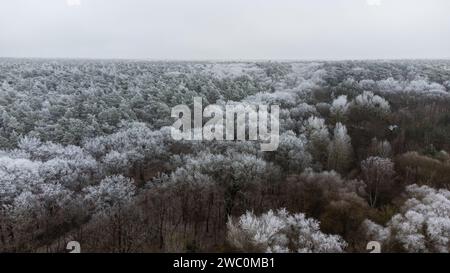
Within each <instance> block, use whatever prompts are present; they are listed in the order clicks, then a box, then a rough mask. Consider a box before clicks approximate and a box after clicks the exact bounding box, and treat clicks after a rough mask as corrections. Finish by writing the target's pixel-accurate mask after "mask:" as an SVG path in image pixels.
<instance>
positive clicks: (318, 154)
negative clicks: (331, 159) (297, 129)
mask: <svg viewBox="0 0 450 273" xmlns="http://www.w3.org/2000/svg"><path fill="white" fill-rule="evenodd" d="M304 128H305V131H304V132H305V135H306V138H307V139H308V151H309V152H310V153H311V155H312V156H313V158H314V160H315V161H316V162H318V163H320V164H322V165H324V164H326V162H327V159H328V146H329V145H330V133H329V131H328V127H327V125H326V124H325V120H324V119H322V118H318V117H315V116H312V117H310V118H308V119H307V120H306V122H305V125H304Z"/></svg>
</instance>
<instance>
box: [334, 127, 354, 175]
mask: <svg viewBox="0 0 450 273" xmlns="http://www.w3.org/2000/svg"><path fill="white" fill-rule="evenodd" d="M352 161H353V148H352V144H351V139H350V136H349V135H348V134H347V127H345V125H343V124H341V123H337V124H336V127H335V128H334V135H333V139H332V141H331V142H330V144H329V145H328V169H330V170H335V171H337V172H340V173H343V172H345V171H347V170H348V169H349V168H350V166H351V163H352Z"/></svg>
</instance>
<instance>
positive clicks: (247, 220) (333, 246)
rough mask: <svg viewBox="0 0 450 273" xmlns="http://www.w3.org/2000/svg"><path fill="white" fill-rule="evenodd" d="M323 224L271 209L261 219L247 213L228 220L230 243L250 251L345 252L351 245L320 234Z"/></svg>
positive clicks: (336, 236)
mask: <svg viewBox="0 0 450 273" xmlns="http://www.w3.org/2000/svg"><path fill="white" fill-rule="evenodd" d="M319 226H320V223H319V222H318V221H317V220H315V219H312V218H306V216H305V215H304V214H302V213H297V214H289V213H288V212H287V211H286V210H285V209H280V210H277V211H275V212H274V211H272V210H269V211H268V212H267V213H263V214H262V215H260V216H256V215H255V214H253V212H249V211H247V212H246V213H245V214H244V215H242V216H241V217H239V218H238V219H237V220H233V219H232V218H230V219H229V220H228V224H227V227H228V235H227V238H228V241H229V243H230V245H231V246H232V247H234V248H236V249H238V250H241V251H247V252H249V251H250V252H300V253H321V252H322V253H323V252H343V251H344V250H345V247H346V246H347V244H346V243H345V241H344V240H343V239H342V238H341V237H340V236H338V235H328V234H324V233H322V232H321V231H320V227H319Z"/></svg>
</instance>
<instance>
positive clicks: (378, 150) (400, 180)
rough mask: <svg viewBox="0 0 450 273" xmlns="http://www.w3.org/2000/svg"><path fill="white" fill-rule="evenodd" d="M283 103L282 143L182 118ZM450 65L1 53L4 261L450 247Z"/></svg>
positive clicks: (0, 245)
mask: <svg viewBox="0 0 450 273" xmlns="http://www.w3.org/2000/svg"><path fill="white" fill-rule="evenodd" d="M194 97H201V98H202V99H203V102H204V104H219V105H220V104H224V103H227V102H247V103H257V104H268V105H279V106H280V141H279V147H278V149H277V150H276V151H272V152H262V151H261V150H260V148H259V143H258V142H254V141H175V140H173V139H172V138H171V136H170V126H171V125H172V124H173V122H174V119H173V118H172V117H171V108H172V107H173V106H175V105H178V104H186V105H192V102H193V98H194ZM449 153H450V61H438V60H436V61H431V60H430V61H420V60H417V61H412V60H411V61H336V62H332V61H327V62H326V61H317V62H312V61H311V62H269V61H265V62H147V61H114V60H111V61H107V60H98V61H95V60H62V59H61V60H45V59H8V58H4V59H0V252H65V248H66V244H67V242H68V241H72V240H75V241H78V242H80V244H81V247H82V251H83V252H314V253H316V252H368V251H367V250H366V245H367V243H368V242H370V241H378V242H379V243H380V244H381V248H382V251H383V252H449V251H450V155H449Z"/></svg>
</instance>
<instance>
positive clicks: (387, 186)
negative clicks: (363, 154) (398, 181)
mask: <svg viewBox="0 0 450 273" xmlns="http://www.w3.org/2000/svg"><path fill="white" fill-rule="evenodd" d="M361 172H362V176H363V180H364V182H365V183H366V185H367V188H366V191H367V193H368V195H369V196H368V197H369V204H370V206H371V207H375V206H376V205H378V204H379V203H380V199H381V201H383V200H382V199H383V198H384V197H386V195H388V194H390V193H392V192H393V190H392V188H393V187H394V175H395V170H394V163H393V162H392V160H390V159H388V158H381V157H369V158H367V159H366V160H364V161H363V162H361Z"/></svg>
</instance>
